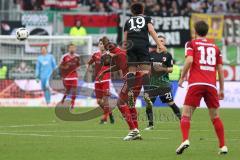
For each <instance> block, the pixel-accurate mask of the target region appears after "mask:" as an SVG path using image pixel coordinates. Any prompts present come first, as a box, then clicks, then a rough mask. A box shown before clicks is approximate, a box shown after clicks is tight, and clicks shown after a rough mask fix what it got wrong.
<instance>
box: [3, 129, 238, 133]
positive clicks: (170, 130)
mask: <svg viewBox="0 0 240 160" xmlns="http://www.w3.org/2000/svg"><path fill="white" fill-rule="evenodd" d="M124 131H126V130H125V129H122V130H120V129H116V130H115V129H113V130H108V129H105V130H98V129H96V130H88V129H86V130H69V131H67V130H46V131H44V130H41V131H39V130H34V131H19V130H17V131H7V132H9V133H24V132H28V133H29V132H31V133H58V132H59V133H71V132H124ZM140 131H143V132H144V133H151V132H176V131H177V132H178V130H176V129H158V130H156V129H154V130H151V131H144V130H140ZM209 131H213V130H191V132H209ZM226 132H240V130H227V131H226Z"/></svg>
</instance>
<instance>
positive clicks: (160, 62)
mask: <svg viewBox="0 0 240 160" xmlns="http://www.w3.org/2000/svg"><path fill="white" fill-rule="evenodd" d="M158 40H159V41H160V43H162V44H163V45H164V46H165V44H166V39H165V37H163V36H158ZM150 58H151V62H152V71H151V76H150V85H151V86H150V92H149V94H150V99H151V101H149V100H147V99H146V100H145V101H146V103H147V107H146V114H147V118H148V122H149V124H148V127H147V128H145V130H151V129H153V128H154V127H153V109H152V107H153V104H154V102H155V100H156V98H157V97H158V96H159V98H160V99H161V101H162V102H163V103H167V104H168V105H169V106H170V107H171V108H172V110H173V112H174V114H175V115H176V116H177V117H178V118H179V119H181V113H180V110H179V108H178V106H177V105H176V104H175V103H174V101H173V97H172V93H171V83H170V81H169V76H168V74H169V73H171V72H172V69H173V68H172V67H173V59H172V55H171V54H170V53H168V52H163V51H161V50H160V49H159V48H157V50H156V51H154V52H151V53H150Z"/></svg>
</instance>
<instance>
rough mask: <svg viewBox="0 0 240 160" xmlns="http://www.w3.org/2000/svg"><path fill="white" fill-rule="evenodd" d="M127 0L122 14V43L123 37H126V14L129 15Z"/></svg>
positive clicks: (124, 2) (124, 1)
mask: <svg viewBox="0 0 240 160" xmlns="http://www.w3.org/2000/svg"><path fill="white" fill-rule="evenodd" d="M126 10H127V0H123V12H122V14H123V15H122V16H123V18H122V22H121V25H122V41H123V35H124V32H123V30H124V24H125V21H126V13H127V11H126Z"/></svg>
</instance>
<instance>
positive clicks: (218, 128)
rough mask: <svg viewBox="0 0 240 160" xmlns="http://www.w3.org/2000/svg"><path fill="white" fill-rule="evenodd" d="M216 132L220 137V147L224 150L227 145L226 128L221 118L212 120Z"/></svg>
mask: <svg viewBox="0 0 240 160" xmlns="http://www.w3.org/2000/svg"><path fill="white" fill-rule="evenodd" d="M212 123H213V126H214V128H215V132H216V134H217V137H218V142H219V147H220V148H222V147H223V146H224V145H225V142H224V127H223V123H222V121H221V119H220V118H219V117H217V118H215V119H213V120H212Z"/></svg>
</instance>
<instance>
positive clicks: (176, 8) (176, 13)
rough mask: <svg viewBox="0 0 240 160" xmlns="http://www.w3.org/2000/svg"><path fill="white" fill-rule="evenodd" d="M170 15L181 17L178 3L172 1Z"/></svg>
mask: <svg viewBox="0 0 240 160" xmlns="http://www.w3.org/2000/svg"><path fill="white" fill-rule="evenodd" d="M170 13H171V16H179V15H180V10H179V6H178V4H177V2H176V1H172V6H171V9H170Z"/></svg>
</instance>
